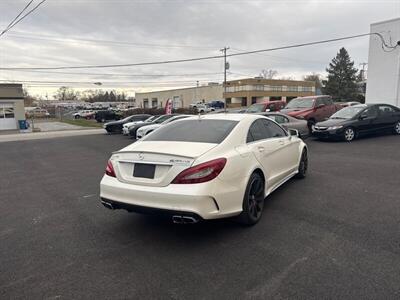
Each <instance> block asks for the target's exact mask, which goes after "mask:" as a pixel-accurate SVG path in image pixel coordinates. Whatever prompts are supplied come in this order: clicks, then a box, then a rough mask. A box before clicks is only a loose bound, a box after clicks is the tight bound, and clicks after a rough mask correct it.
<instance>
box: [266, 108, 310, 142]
mask: <svg viewBox="0 0 400 300" xmlns="http://www.w3.org/2000/svg"><path fill="white" fill-rule="evenodd" d="M259 115H262V116H265V117H268V118H270V119H272V120H274V121H275V122H276V123H278V124H279V125H281V126H282V127H283V128H285V129H286V130H289V129H296V130H297V131H298V132H299V137H300V138H301V139H305V138H307V137H308V136H309V132H308V126H307V121H305V120H299V119H296V118H294V117H291V116H287V115H284V114H282V113H278V112H272V113H271V112H265V113H260V114H259Z"/></svg>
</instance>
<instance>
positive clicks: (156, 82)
mask: <svg viewBox="0 0 400 300" xmlns="http://www.w3.org/2000/svg"><path fill="white" fill-rule="evenodd" d="M197 81H203V82H207V81H208V80H207V79H199V80H197ZM0 82H21V83H45V84H95V82H92V81H86V82H85V81H51V80H50V81H47V80H16V79H15V80H10V79H0ZM194 82H195V81H194V80H173V81H103V82H101V83H102V84H135V83H137V84H164V83H166V84H169V83H173V84H175V83H194Z"/></svg>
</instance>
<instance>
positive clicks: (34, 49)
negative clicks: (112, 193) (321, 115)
mask: <svg viewBox="0 0 400 300" xmlns="http://www.w3.org/2000/svg"><path fill="white" fill-rule="evenodd" d="M28 2H29V1H28V0H0V12H1V14H0V29H3V28H5V27H6V26H7V25H8V23H9V22H10V21H11V20H12V19H13V18H14V17H15V16H16V15H17V14H18V13H19V12H20V11H21V10H22V8H23V7H24V6H25V5H26V3H28ZM39 2H40V1H39V0H35V1H34V3H36V4H37V3H39ZM33 5H34V4H32V5H31V6H33ZM399 16H400V1H398V0H397V1H386V0H377V1H355V0H353V1H328V0H325V1H323V0H321V1H250V0H249V1H239V0H236V1H235V0H230V1H222V0H219V1H218V0H208V1H202V0H197V1H190V0H186V1H154V0H147V1H135V0H47V2H45V3H44V4H43V5H42V6H41V7H40V8H39V9H38V10H37V11H35V12H34V13H33V14H31V15H30V16H28V17H27V18H26V19H24V20H23V21H22V22H21V23H19V24H17V25H16V26H15V27H14V28H13V29H11V30H10V31H9V32H7V33H6V34H5V35H4V36H2V37H0V66H1V67H54V66H79V65H98V64H102V65H104V64H123V63H136V62H148V61H160V60H173V59H182V58H192V57H201V56H208V55H219V54H220V51H219V49H220V48H222V47H224V46H228V47H230V48H231V49H230V50H229V51H228V53H234V52H237V51H241V50H255V49H264V48H271V47H276V46H284V45H290V44H295V43H302V42H310V41H318V40H323V39H330V38H335V37H341V36H348V35H353V34H361V33H367V32H369V25H370V24H371V23H374V22H378V21H382V20H386V19H392V18H396V17H399ZM368 40H369V38H368V37H363V38H358V39H354V40H347V41H341V42H335V43H330V44H324V45H316V46H309V47H304V48H296V49H291V50H281V51H274V52H269V53H265V54H254V55H248V56H240V57H232V58H230V59H229V62H230V65H231V69H230V72H231V73H230V74H229V75H228V80H229V79H237V78H243V77H249V76H256V75H258V74H259V73H260V71H261V70H262V69H274V70H277V71H278V77H288V76H290V77H293V78H296V79H301V78H302V76H303V75H305V74H310V73H312V72H315V73H320V74H324V72H325V68H326V66H327V64H328V63H329V61H330V60H331V59H332V58H333V57H334V56H335V55H336V53H337V51H338V49H339V48H340V47H345V48H346V49H347V50H348V51H349V53H350V56H351V57H352V59H353V60H354V61H355V65H356V67H359V64H360V63H362V62H367V61H368ZM53 72H55V71H53ZM63 72H74V73H78V72H80V73H89V74H84V75H82V74H55V73H43V72H21V71H18V72H16V71H1V70H0V79H1V80H25V81H55V82H60V83H59V84H58V83H55V84H54V85H53V86H40V87H39V86H37V85H39V83H37V85H36V86H34V85H33V84H31V85H30V86H29V85H26V86H27V87H28V89H29V90H30V92H31V93H32V94H39V93H40V94H42V95H44V94H45V93H46V92H48V93H49V95H51V94H52V93H53V92H54V91H55V89H56V88H58V87H59V86H61V85H68V86H72V87H75V88H92V89H94V88H97V87H96V86H95V85H93V84H92V83H94V82H102V83H103V86H102V88H107V89H111V88H121V89H124V90H126V91H128V92H129V93H130V94H133V93H134V92H135V91H145V90H152V89H161V88H166V87H172V86H173V87H179V86H188V85H195V84H196V81H197V80H199V82H200V84H204V83H206V82H209V81H219V82H221V80H222V79H223V74H222V72H223V61H222V60H221V59H216V60H208V61H200V62H191V63H179V64H169V65H159V66H141V67H129V68H114V69H90V70H64V71H63ZM92 73H96V74H102V75H92ZM116 74H119V75H116ZM190 74H195V75H190ZM196 74H197V75H196ZM136 75H140V76H136ZM143 75H144V76H143ZM153 75H178V76H153ZM64 82H70V83H69V84H62V83H64ZM107 82H108V83H107Z"/></svg>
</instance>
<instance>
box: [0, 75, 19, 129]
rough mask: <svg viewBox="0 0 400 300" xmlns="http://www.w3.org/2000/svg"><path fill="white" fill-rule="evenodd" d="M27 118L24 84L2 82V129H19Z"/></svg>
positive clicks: (0, 90) (0, 95)
mask: <svg viewBox="0 0 400 300" xmlns="http://www.w3.org/2000/svg"><path fill="white" fill-rule="evenodd" d="M24 120H25V109H24V93H23V90H22V84H8V83H7V84H0V130H15V129H18V128H19V126H18V121H24Z"/></svg>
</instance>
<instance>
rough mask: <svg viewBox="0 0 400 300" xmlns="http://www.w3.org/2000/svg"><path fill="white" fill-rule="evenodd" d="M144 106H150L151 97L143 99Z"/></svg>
mask: <svg viewBox="0 0 400 300" xmlns="http://www.w3.org/2000/svg"><path fill="white" fill-rule="evenodd" d="M143 108H149V99H143Z"/></svg>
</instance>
